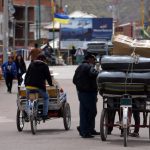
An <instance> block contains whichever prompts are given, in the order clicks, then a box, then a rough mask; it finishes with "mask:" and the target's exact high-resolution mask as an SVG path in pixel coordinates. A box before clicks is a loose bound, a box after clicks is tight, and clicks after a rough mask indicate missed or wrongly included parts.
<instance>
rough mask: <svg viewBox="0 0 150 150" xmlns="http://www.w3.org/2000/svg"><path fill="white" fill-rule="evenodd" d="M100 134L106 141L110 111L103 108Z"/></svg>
mask: <svg viewBox="0 0 150 150" xmlns="http://www.w3.org/2000/svg"><path fill="white" fill-rule="evenodd" d="M100 133H101V134H100V136H101V139H102V141H106V139H107V133H108V111H107V109H103V110H102V112H101V118H100Z"/></svg>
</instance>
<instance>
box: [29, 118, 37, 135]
mask: <svg viewBox="0 0 150 150" xmlns="http://www.w3.org/2000/svg"><path fill="white" fill-rule="evenodd" d="M30 123H31V131H32V134H33V135H35V134H36V131H37V119H36V117H35V116H34V115H31V116H30Z"/></svg>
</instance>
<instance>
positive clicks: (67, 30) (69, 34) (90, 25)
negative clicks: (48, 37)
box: [60, 18, 113, 41]
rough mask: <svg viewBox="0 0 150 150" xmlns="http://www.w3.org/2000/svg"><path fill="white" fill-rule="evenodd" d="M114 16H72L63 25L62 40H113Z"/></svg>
mask: <svg viewBox="0 0 150 150" xmlns="http://www.w3.org/2000/svg"><path fill="white" fill-rule="evenodd" d="M112 22H113V19H112V18H72V19H70V21H69V24H65V25H61V37H60V38H61V41H71V40H73V41H74V40H75V41H100V40H102V39H104V40H111V38H112V30H113V29H112V26H113V23H112Z"/></svg>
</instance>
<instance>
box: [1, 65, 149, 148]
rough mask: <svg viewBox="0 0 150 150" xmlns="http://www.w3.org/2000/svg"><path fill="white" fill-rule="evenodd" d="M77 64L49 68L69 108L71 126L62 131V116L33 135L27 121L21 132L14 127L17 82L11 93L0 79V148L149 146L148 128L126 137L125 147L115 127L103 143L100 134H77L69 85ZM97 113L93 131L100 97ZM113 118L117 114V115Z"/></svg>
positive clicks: (75, 101) (76, 114) (76, 113)
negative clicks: (63, 92)
mask: <svg viewBox="0 0 150 150" xmlns="http://www.w3.org/2000/svg"><path fill="white" fill-rule="evenodd" d="M75 68H76V66H63V67H60V66H58V67H51V69H52V70H53V72H54V74H55V78H56V79H57V81H58V82H59V84H60V85H61V86H62V87H63V88H64V90H65V91H66V92H67V98H68V102H69V104H70V107H71V113H72V125H71V129H70V130H69V131H65V130H64V126H63V121H62V119H55V120H49V121H47V122H46V123H41V124H40V125H39V126H38V131H37V134H36V135H32V134H31V131H30V124H28V123H27V124H26V125H25V127H24V131H23V132H18V131H17V128H16V121H15V119H16V109H17V106H16V99H17V83H16V81H15V82H14V85H13V90H12V94H8V93H7V91H6V87H5V83H4V81H0V150H34V149H36V150H87V149H88V150H99V149H101V150H103V149H105V150H107V149H108V150H110V149H111V150H120V149H128V150H130V149H131V150H133V149H136V150H141V149H144V150H146V149H148V150H149V147H150V140H149V137H148V132H149V130H148V128H145V129H141V130H140V138H131V137H129V140H128V147H127V148H124V147H123V138H122V137H120V136H119V135H120V131H119V129H118V128H114V130H113V133H112V135H110V136H108V139H107V141H106V142H102V141H101V138H100V136H95V138H93V139H83V138H81V137H80V136H79V134H78V132H77V130H76V126H77V125H78V122H79V111H78V110H79V106H78V105H79V103H78V99H77V94H76V89H75V87H74V85H73V84H72V76H73V73H74V70H75ZM98 99H99V101H98V103H97V107H98V114H97V118H96V130H97V131H99V120H100V114H101V109H102V99H101V97H100V96H98ZM116 121H118V120H117V117H116Z"/></svg>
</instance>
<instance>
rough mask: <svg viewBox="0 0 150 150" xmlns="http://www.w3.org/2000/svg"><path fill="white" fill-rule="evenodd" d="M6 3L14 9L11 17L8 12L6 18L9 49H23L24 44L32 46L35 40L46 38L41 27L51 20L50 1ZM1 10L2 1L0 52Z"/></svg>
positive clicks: (0, 20) (1, 0) (0, 19)
mask: <svg viewBox="0 0 150 150" xmlns="http://www.w3.org/2000/svg"><path fill="white" fill-rule="evenodd" d="M8 1H9V2H10V3H11V4H12V5H13V7H14V9H15V13H14V14H13V15H10V12H9V18H8V22H9V23H8V28H9V32H8V34H9V35H8V37H9V48H12V49H14V48H15V49H16V48H25V47H26V45H25V43H26V44H27V45H28V46H33V43H34V42H35V41H36V40H38V41H39V39H40V40H41V39H45V38H48V31H46V30H44V28H43V26H45V25H47V24H49V23H50V21H51V18H52V15H51V12H52V11H51V6H52V5H51V4H52V3H51V0H8ZM3 8H4V0H0V52H2V43H3V42H2V40H3V30H2V27H3V15H4V13H3V11H4V9H3ZM8 11H9V7H8ZM26 41H27V42H26Z"/></svg>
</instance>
